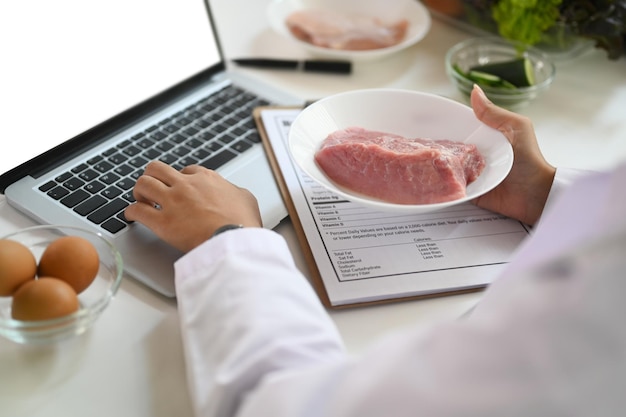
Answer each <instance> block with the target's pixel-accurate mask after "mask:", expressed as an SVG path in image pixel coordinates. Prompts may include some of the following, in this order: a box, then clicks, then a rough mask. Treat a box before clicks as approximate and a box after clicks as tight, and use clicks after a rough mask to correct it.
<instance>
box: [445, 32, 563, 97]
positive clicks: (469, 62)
mask: <svg viewBox="0 0 626 417" xmlns="http://www.w3.org/2000/svg"><path fill="white" fill-rule="evenodd" d="M445 61H446V73H447V74H448V77H449V78H450V79H451V80H452V82H453V83H454V84H455V85H456V87H457V88H458V89H459V91H461V92H462V93H463V94H464V95H466V96H467V97H469V95H470V92H471V91H472V87H473V86H474V84H478V85H480V87H481V88H482V89H483V91H484V92H485V94H486V95H487V97H489V99H490V100H491V101H493V102H494V103H496V104H498V105H500V106H504V107H508V108H517V107H522V106H525V105H527V104H528V103H530V101H532V100H533V99H535V98H536V97H538V96H539V94H541V93H542V92H543V91H545V90H546V89H547V88H548V87H549V86H550V84H551V83H552V81H553V80H554V75H555V72H556V70H555V67H554V63H553V62H552V61H551V60H550V58H548V56H547V55H546V54H545V53H543V52H541V51H539V50H538V49H535V48H533V47H528V46H525V45H522V44H518V43H513V42H510V41H507V40H505V39H502V38H499V37H478V38H472V39H469V40H466V41H463V42H461V43H458V44H456V45H455V46H453V47H452V48H450V50H449V51H448V52H447V54H446V59H445Z"/></svg>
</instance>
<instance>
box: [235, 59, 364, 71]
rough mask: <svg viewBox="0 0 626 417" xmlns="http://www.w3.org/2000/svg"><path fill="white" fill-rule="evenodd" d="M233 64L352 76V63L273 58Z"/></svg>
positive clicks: (238, 60) (240, 60)
mask: <svg viewBox="0 0 626 417" xmlns="http://www.w3.org/2000/svg"><path fill="white" fill-rule="evenodd" d="M233 62H234V63H235V64H237V65H241V66H242V67H253V68H267V69H289V70H296V71H307V72H326V73H332V74H350V72H352V63H351V62H350V61H325V60H303V61H296V60H289V59H272V58H239V59H233Z"/></svg>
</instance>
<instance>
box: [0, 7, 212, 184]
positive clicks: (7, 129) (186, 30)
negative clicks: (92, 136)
mask: <svg viewBox="0 0 626 417" xmlns="http://www.w3.org/2000/svg"><path fill="white" fill-rule="evenodd" d="M1 3H2V4H1V5H0V37H1V38H0V39H2V48H1V55H0V56H1V57H2V58H1V59H2V62H3V64H2V65H0V91H1V96H0V111H1V113H0V114H2V116H1V118H2V130H1V132H2V133H0V135H1V136H2V143H3V144H5V146H6V144H11V146H10V147H9V150H5V151H2V152H0V175H1V174H2V173H4V172H6V171H8V170H9V169H11V168H14V167H16V166H18V165H20V164H21V163H23V162H25V161H27V160H29V159H31V158H33V157H35V156H37V155H39V154H41V153H42V152H44V151H46V150H48V149H50V148H52V147H54V146H55V145H57V144H59V143H62V142H64V141H66V140H68V139H70V138H72V137H74V136H76V135H77V134H79V133H81V132H83V131H85V130H87V129H89V128H90V127H93V126H94V125H96V124H98V123H100V122H102V121H104V120H107V119H109V118H110V117H112V116H114V115H115V114H117V113H119V112H121V111H123V110H125V109H128V108H130V107H132V106H133V105H135V104H137V103H140V102H142V101H143V100H145V99H146V98H148V97H151V96H153V95H155V94H156V93H158V92H161V91H163V90H165V89H166V88H168V87H171V86H172V85H174V84H176V83H178V82H180V81H181V80H183V79H185V78H188V77H190V76H192V75H194V74H196V73H198V72H200V71H201V70H203V69H205V68H207V67H209V66H210V65H212V64H214V63H217V62H218V61H219V59H220V58H219V52H218V49H217V47H216V44H215V42H214V39H213V33H212V31H211V26H210V23H209V18H208V16H207V11H206V7H205V5H204V3H203V0H107V1H96V2H92V1H84V0H55V1H49V0H35V1H25V2H24V1H4V2H1ZM5 149H6V148H5Z"/></svg>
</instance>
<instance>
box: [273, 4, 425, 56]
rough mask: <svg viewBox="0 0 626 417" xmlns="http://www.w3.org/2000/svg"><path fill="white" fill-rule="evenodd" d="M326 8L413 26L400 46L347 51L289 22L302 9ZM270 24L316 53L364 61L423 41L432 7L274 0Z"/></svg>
mask: <svg viewBox="0 0 626 417" xmlns="http://www.w3.org/2000/svg"><path fill="white" fill-rule="evenodd" d="M304 9H322V10H330V11H336V12H338V13H342V14H347V13H351V14H359V15H364V16H375V17H378V18H379V19H381V20H382V21H385V22H394V21H398V20H400V19H408V21H409V28H408V31H407V34H406V36H405V38H404V40H403V41H402V42H400V43H398V44H396V45H393V46H390V47H387V48H380V49H370V50H364V51H345V50H337V49H331V48H323V47H320V46H315V45H313V44H310V43H308V42H304V41H302V40H300V39H298V38H296V37H295V36H293V35H292V34H291V32H290V31H289V29H288V28H287V25H286V23H285V22H286V20H287V17H288V16H289V15H290V14H291V13H293V12H295V11H298V10H304ZM267 16H268V19H269V23H270V26H271V27H272V29H274V30H275V31H276V32H277V33H279V34H281V35H283V36H286V37H288V38H290V39H292V40H293V41H294V42H296V43H298V44H299V45H301V46H302V47H303V48H304V49H306V50H308V51H309V52H311V53H312V54H314V55H319V56H323V57H326V58H332V59H341V60H349V61H364V60H373V59H379V58H382V57H384V56H387V55H389V54H393V53H395V52H398V51H401V50H403V49H405V48H408V47H409V46H411V45H414V44H416V43H417V42H419V41H420V40H421V39H422V38H423V37H424V36H426V34H427V33H428V31H429V30H430V26H431V17H430V12H429V11H428V9H427V8H426V7H425V6H423V5H422V3H421V2H419V1H416V0H392V1H390V0H273V1H272V2H271V3H270V4H269V6H268V9H267Z"/></svg>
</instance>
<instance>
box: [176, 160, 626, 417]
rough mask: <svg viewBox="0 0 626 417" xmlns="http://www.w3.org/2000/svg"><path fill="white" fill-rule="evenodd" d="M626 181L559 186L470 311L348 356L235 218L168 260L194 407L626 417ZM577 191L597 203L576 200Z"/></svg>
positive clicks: (204, 410)
mask: <svg viewBox="0 0 626 417" xmlns="http://www.w3.org/2000/svg"><path fill="white" fill-rule="evenodd" d="M625 182H626V166H625V167H624V168H622V169H621V172H620V173H619V175H617V176H613V177H611V176H609V175H604V176H599V177H594V178H591V179H590V180H589V181H586V182H583V183H582V184H581V185H582V187H580V188H576V187H570V189H569V190H565V191H563V195H562V197H561V198H559V200H558V201H555V204H554V205H552V207H551V208H550V210H548V211H547V212H546V213H544V214H545V215H546V216H548V217H549V218H550V219H553V220H554V221H552V220H550V221H546V222H545V224H543V223H541V224H540V225H539V227H538V228H537V230H536V231H535V233H533V236H532V237H531V238H530V239H528V240H527V242H526V243H525V244H524V247H523V248H522V249H521V250H520V252H519V253H518V256H517V257H516V258H515V259H514V260H513V261H512V262H511V263H510V264H509V266H508V268H507V270H506V271H505V272H506V274H505V275H503V276H502V277H500V278H499V279H498V280H496V281H495V282H494V284H493V285H492V286H490V288H489V289H488V290H487V291H486V292H485V295H484V297H483V300H482V301H481V302H480V303H479V304H478V306H477V307H476V309H475V310H474V312H473V313H472V314H471V315H470V316H469V317H467V318H465V319H462V320H457V321H453V322H450V323H447V324H443V325H439V326H437V327H436V328H433V329H432V330H430V331H426V332H423V331H422V332H420V331H417V330H412V329H405V330H404V331H401V332H397V333H394V334H391V335H389V336H388V337H387V338H385V339H384V340H381V341H380V342H378V343H377V344H376V345H374V346H373V347H372V348H371V349H370V350H368V351H367V352H366V353H364V354H363V355H362V356H360V357H356V358H350V357H348V356H346V354H345V353H344V351H343V348H342V347H341V342H340V340H339V337H338V335H337V334H336V331H335V329H334V327H333V326H332V324H331V323H330V322H329V320H328V316H327V315H326V314H325V312H324V310H323V309H322V308H321V306H320V305H319V303H318V302H316V299H315V295H314V293H313V292H312V291H311V290H310V288H309V287H308V286H307V285H304V284H305V282H304V280H303V278H302V277H301V276H300V275H299V274H298V272H297V271H296V269H295V267H294V266H293V264H292V263H291V261H289V259H288V258H289V256H288V253H287V251H286V249H284V248H281V246H282V245H281V244H279V241H280V238H279V237H278V236H276V235H273V234H272V232H269V231H252V230H249V231H247V230H241V231H233V232H228V234H225V235H224V236H223V239H221V238H220V239H216V240H215V241H209V242H207V243H206V244H205V245H204V246H202V247H199V248H198V249H197V250H196V251H194V253H191V254H189V255H187V256H186V257H184V258H183V259H182V260H181V261H179V263H178V264H177V268H176V274H177V277H176V279H177V281H176V282H177V290H178V291H179V305H180V316H181V326H182V332H183V338H184V344H185V349H186V350H185V351H186V360H187V366H188V372H189V378H190V387H191V389H192V392H193V401H194V404H195V409H196V412H197V415H198V416H225V417H226V416H231V415H232V416H235V415H236V416H239V417H252V416H254V417H266V416H267V417H270V416H271V417H287V416H289V417H298V416H307V417H311V416H320V417H322V416H323V417H335V416H343V417H352V416H354V417H356V416H359V417H361V416H394V417H395V416H407V417H408V416H427V417H439V416H441V417H443V416H446V417H451V416H459V417H461V416H462V417H473V416H480V417H491V416H494V417H495V416H498V417H500V416H503V415H506V416H530V415H538V416H539V415H540V416H542V417H549V416H555V417H556V416H589V415H593V416H615V415H622V414H621V413H623V410H625V409H626V396H624V395H623V387H624V386H626V326H623V317H625V316H626V303H624V302H623V300H622V299H623V294H625V293H626V279H624V275H623V271H624V270H626V257H624V255H623V254H624V253H626V220H625V219H624V215H623V213H624V212H626V197H624V193H623V192H621V190H622V187H623V184H624V183H625ZM580 193H583V194H582V195H583V199H584V200H585V199H586V200H587V201H593V202H594V203H595V204H596V205H598V206H599V207H601V208H597V209H593V207H592V205H591V204H582V205H581V206H576V205H575V204H574V203H573V201H575V200H576V197H578V198H579V199H580V195H579V194H580ZM607 206H610V207H611V208H610V209H606V207H607ZM572 207H573V208H574V209H573V210H572ZM590 210H591V211H590ZM562 211H565V212H566V213H567V215H562V214H561V212H562ZM600 215H601V216H600ZM571 229H577V230H575V231H572V230H571ZM597 230H601V231H602V232H609V231H610V233H608V235H606V236H608V237H601V236H598V235H597V234H594V233H595V232H594V231H597ZM237 234H238V235H237ZM561 234H563V235H564V236H565V239H566V241H564V242H561V241H559V238H560V236H561ZM229 235H230V236H229ZM253 238H254V239H255V240H256V239H258V244H255V245H250V241H252V240H253ZM535 247H538V248H539V249H535ZM240 248H245V249H243V251H245V252H246V253H247V254H248V257H249V258H251V259H252V261H251V262H252V264H255V266H254V267H250V268H249V267H247V266H245V265H246V264H244V263H243V262H245V261H244V260H243V259H241V256H243V255H242V254H241V250H240ZM548 249H549V250H548ZM251 252H255V253H254V254H252V253H251ZM546 252H550V256H549V258H546V257H543V258H542V256H539V255H542V254H544V253H546ZM255 271H258V272H255ZM268 303H270V305H268Z"/></svg>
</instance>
